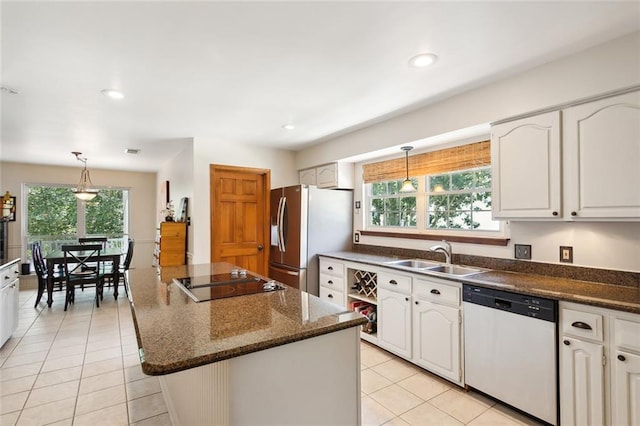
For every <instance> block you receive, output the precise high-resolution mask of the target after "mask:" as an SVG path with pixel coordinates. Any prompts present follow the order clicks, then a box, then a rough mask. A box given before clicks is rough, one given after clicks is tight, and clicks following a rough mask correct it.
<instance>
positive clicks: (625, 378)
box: [559, 302, 640, 426]
mask: <svg viewBox="0 0 640 426" xmlns="http://www.w3.org/2000/svg"><path fill="white" fill-rule="evenodd" d="M560 330H561V333H562V335H561V339H560V342H559V344H560V346H561V349H560V418H561V424H562V425H563V426H565V425H569V426H571V425H578V426H582V425H614V426H637V425H640V315H637V314H631V313H626V312H621V311H614V310H610V309H604V308H597V307H593V306H587V305H579V304H575V303H568V302H560Z"/></svg>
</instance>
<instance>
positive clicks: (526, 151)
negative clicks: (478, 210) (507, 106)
mask: <svg viewBox="0 0 640 426" xmlns="http://www.w3.org/2000/svg"><path fill="white" fill-rule="evenodd" d="M491 163H492V172H493V188H492V197H493V216H494V218H497V219H516V220H517V219H520V220H540V219H550V220H554V219H555V220H557V219H564V220H613V221H615V220H623V221H624V220H634V221H635V220H640V91H635V92H629V93H625V94H621V95H617V96H611V97H607V98H602V99H598V100H595V101H591V102H586V103H582V104H579V105H576V106H572V107H568V108H565V109H563V110H558V111H552V112H547V113H543V114H539V115H535V116H532V117H527V118H522V119H518V120H513V121H508V122H503V123H499V124H497V125H494V126H493V127H492V129H491Z"/></svg>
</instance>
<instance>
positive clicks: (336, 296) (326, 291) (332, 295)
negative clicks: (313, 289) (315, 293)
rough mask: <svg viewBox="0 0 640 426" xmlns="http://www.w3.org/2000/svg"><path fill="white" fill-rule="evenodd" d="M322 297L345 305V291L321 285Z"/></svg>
mask: <svg viewBox="0 0 640 426" xmlns="http://www.w3.org/2000/svg"><path fill="white" fill-rule="evenodd" d="M320 299H323V300H326V301H328V302H331V303H335V304H336V305H340V306H344V293H343V292H341V291H336V290H332V289H330V288H326V287H320Z"/></svg>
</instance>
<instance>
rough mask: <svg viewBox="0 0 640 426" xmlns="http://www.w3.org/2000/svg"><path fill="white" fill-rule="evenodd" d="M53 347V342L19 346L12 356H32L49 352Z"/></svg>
mask: <svg viewBox="0 0 640 426" xmlns="http://www.w3.org/2000/svg"><path fill="white" fill-rule="evenodd" d="M50 347H51V342H40V343H29V344H25V345H23V344H18V345H17V346H16V347H15V348H14V349H13V351H12V352H11V354H12V355H24V354H30V353H34V352H42V351H48V350H49V348H50Z"/></svg>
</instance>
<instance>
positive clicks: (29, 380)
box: [0, 374, 38, 396]
mask: <svg viewBox="0 0 640 426" xmlns="http://www.w3.org/2000/svg"><path fill="white" fill-rule="evenodd" d="M37 377H38V376H37V375H36V374H34V375H33V376H25V377H20V378H18V379H13V380H6V381H4V382H2V383H0V396H5V395H10V394H12V393H20V392H24V391H28V390H31V388H32V387H33V384H34V383H35V381H36V378H37Z"/></svg>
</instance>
